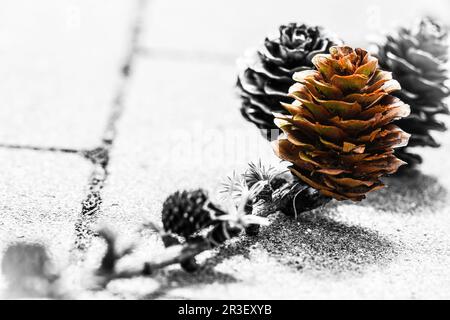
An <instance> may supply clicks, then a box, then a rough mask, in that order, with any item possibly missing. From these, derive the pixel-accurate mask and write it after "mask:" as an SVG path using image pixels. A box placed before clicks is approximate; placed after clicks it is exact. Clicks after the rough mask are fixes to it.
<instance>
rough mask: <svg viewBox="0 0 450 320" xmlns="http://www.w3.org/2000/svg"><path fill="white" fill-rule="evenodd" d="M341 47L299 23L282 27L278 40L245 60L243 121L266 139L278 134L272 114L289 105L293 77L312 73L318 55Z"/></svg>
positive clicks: (268, 41) (241, 83)
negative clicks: (248, 123)
mask: <svg viewBox="0 0 450 320" xmlns="http://www.w3.org/2000/svg"><path fill="white" fill-rule="evenodd" d="M339 43H340V41H339V40H336V39H334V38H333V37H332V36H330V35H327V34H326V32H324V30H323V29H321V28H320V27H310V26H307V25H305V24H301V25H300V24H296V23H290V24H288V25H282V26H280V27H279V36H277V37H275V38H266V40H265V41H264V46H262V47H261V48H259V49H258V50H256V52H253V53H252V55H251V56H249V57H246V59H243V60H246V61H243V64H244V65H243V68H242V70H241V72H240V74H239V77H238V81H237V86H238V88H239V89H240V90H239V91H240V96H241V98H242V106H241V113H242V115H243V116H244V118H245V119H247V120H248V121H250V122H252V123H254V124H255V125H256V126H257V127H258V128H260V129H261V131H262V133H263V135H264V136H265V137H266V138H267V139H271V137H272V136H271V131H270V130H274V131H275V132H276V133H279V130H278V128H277V127H276V126H275V124H274V122H273V120H274V117H273V115H272V112H284V110H283V108H282V107H281V105H280V101H282V102H289V98H288V96H287V91H288V89H289V87H290V86H291V85H292V84H293V83H294V81H293V80H292V75H293V74H294V73H295V72H297V71H302V70H309V69H311V68H312V67H313V64H312V62H311V59H312V58H313V57H314V56H315V55H316V54H318V53H326V52H328V49H329V48H330V47H331V46H333V45H336V44H339ZM268 131H269V132H268ZM276 135H277V134H276ZM274 138H276V136H275V137H274Z"/></svg>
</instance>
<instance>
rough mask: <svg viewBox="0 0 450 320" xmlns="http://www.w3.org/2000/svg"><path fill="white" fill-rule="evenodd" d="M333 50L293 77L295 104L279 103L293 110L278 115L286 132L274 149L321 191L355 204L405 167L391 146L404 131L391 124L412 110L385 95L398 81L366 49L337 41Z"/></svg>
mask: <svg viewBox="0 0 450 320" xmlns="http://www.w3.org/2000/svg"><path fill="white" fill-rule="evenodd" d="M330 53H331V54H318V55H316V56H315V57H314V58H313V63H314V66H315V67H316V69H317V70H308V71H302V72H298V73H295V74H294V76H293V78H294V80H295V81H297V83H295V84H294V85H293V86H292V87H291V88H290V89H289V96H290V97H292V98H294V99H295V101H294V102H293V103H292V104H285V103H282V105H283V107H284V108H285V109H286V110H287V111H288V112H289V113H290V115H282V114H275V123H276V125H277V126H278V127H279V128H280V129H281V130H282V131H283V132H284V134H283V135H282V136H281V137H280V138H279V139H278V140H276V141H274V143H273V144H274V150H275V153H276V154H277V155H278V157H280V158H281V159H283V160H286V161H289V162H291V163H292V166H291V167H290V169H291V171H292V173H293V174H294V175H296V176H297V177H298V178H299V179H301V180H302V181H304V182H305V183H307V184H308V185H310V186H311V187H313V188H315V189H317V190H319V191H320V192H321V193H322V194H323V195H325V196H329V197H333V198H335V199H337V200H348V199H350V200H353V201H360V200H362V199H364V198H365V196H366V194H367V193H368V192H370V191H374V190H378V189H380V188H382V187H383V186H384V185H383V183H382V182H381V181H380V177H382V176H383V175H387V174H393V173H395V172H396V171H397V169H398V168H399V167H400V166H401V165H403V164H405V162H403V161H401V160H399V159H398V158H396V157H395V155H394V148H398V147H403V146H406V145H407V143H408V139H409V134H407V133H405V132H404V131H402V130H401V129H400V128H399V127H397V126H396V125H393V124H391V123H392V122H393V121H395V120H398V119H400V118H403V117H406V116H408V115H409V113H410V108H409V106H408V105H407V104H405V103H403V102H402V101H401V100H400V99H398V98H395V97H393V96H392V95H390V93H391V92H393V91H396V90H400V85H399V83H398V82H397V81H396V80H393V79H392V75H391V73H390V72H385V71H382V70H380V69H379V68H378V60H377V59H376V58H374V57H372V56H371V55H370V54H369V53H368V52H367V51H365V50H363V49H353V48H350V47H346V46H342V47H332V48H331V49H330Z"/></svg>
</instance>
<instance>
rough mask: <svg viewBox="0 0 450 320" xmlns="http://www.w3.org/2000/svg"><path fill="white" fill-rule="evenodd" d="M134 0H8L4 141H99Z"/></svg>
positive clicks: (2, 69)
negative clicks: (37, 2) (37, 1)
mask: <svg viewBox="0 0 450 320" xmlns="http://www.w3.org/2000/svg"><path fill="white" fill-rule="evenodd" d="M135 4H136V2H135V1H127V0H100V1H95V2H92V1H86V0H62V1H61V0H43V1H40V2H39V4H36V2H35V1H32V0H19V1H15V0H14V1H12V0H6V1H3V2H2V10H1V11H0V41H1V46H0V59H1V61H2V62H1V63H0V73H1V74H2V79H3V80H2V84H1V90H0V104H1V106H2V107H1V108H0V143H1V144H19V145H36V146H39V147H64V148H91V147H96V146H97V144H98V143H99V141H100V139H101V135H102V133H103V130H104V128H105V126H106V121H107V115H108V112H109V110H110V105H111V103H112V99H113V97H114V95H113V93H114V91H115V90H116V86H117V82H118V79H119V76H120V66H121V63H122V60H124V59H125V55H126V54H127V53H128V51H127V50H128V43H129V40H130V39H129V34H130V28H131V21H132V18H133V17H134V16H133V12H132V10H133V9H134V8H135Z"/></svg>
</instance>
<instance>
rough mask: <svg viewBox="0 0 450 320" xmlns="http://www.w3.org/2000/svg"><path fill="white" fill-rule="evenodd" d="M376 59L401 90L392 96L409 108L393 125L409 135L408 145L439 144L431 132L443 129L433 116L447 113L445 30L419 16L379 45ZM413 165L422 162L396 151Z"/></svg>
mask: <svg viewBox="0 0 450 320" xmlns="http://www.w3.org/2000/svg"><path fill="white" fill-rule="evenodd" d="M378 59H379V62H380V65H381V67H382V68H383V69H386V70H388V71H392V73H393V77H394V79H396V80H398V82H399V83H400V85H401V87H402V90H401V91H398V92H396V93H395V94H394V95H395V96H396V97H398V98H400V99H401V100H402V101H404V102H405V103H407V104H409V105H410V107H411V115H410V116H409V117H407V118H404V119H401V120H399V121H397V122H396V124H397V125H398V126H399V127H400V128H401V129H403V130H405V131H406V132H408V133H410V134H411V138H410V140H409V144H408V147H416V146H429V147H434V148H436V147H439V144H438V143H437V142H436V141H435V139H434V138H433V136H432V135H431V134H430V131H432V130H437V131H445V130H446V126H445V124H444V123H442V122H441V121H438V120H437V119H436V118H435V117H436V115H437V114H448V113H449V112H448V108H447V105H446V104H445V103H444V99H445V98H446V97H447V96H448V95H449V93H450V90H449V88H448V86H447V85H446V83H445V82H446V81H447V80H448V75H447V72H448V70H446V68H445V67H444V65H445V64H446V63H447V61H448V32H447V30H445V29H444V28H443V27H442V26H440V25H439V24H437V23H436V22H434V21H433V20H431V19H429V18H426V19H422V20H421V21H420V23H419V24H417V25H416V26H414V27H413V28H411V29H407V28H401V29H399V30H398V32H397V33H396V34H395V35H393V36H388V37H386V39H385V40H384V42H383V43H380V44H378ZM396 154H397V155H398V157H399V158H400V159H402V160H404V161H406V162H408V164H409V165H410V167H413V166H415V165H417V164H419V163H421V162H422V159H421V157H420V156H419V155H417V154H413V153H410V150H409V149H408V148H401V149H399V150H397V151H396Z"/></svg>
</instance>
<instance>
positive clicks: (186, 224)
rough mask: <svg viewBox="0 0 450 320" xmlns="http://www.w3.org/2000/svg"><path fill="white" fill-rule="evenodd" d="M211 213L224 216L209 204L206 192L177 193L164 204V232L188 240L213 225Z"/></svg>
mask: <svg viewBox="0 0 450 320" xmlns="http://www.w3.org/2000/svg"><path fill="white" fill-rule="evenodd" d="M211 211H214V212H216V214H219V215H220V214H223V212H222V211H220V210H219V209H218V208H217V207H215V206H214V205H213V204H212V203H210V202H209V200H208V196H207V194H206V192H205V191H203V190H201V189H199V190H195V191H182V192H179V191H177V192H175V193H174V194H172V195H171V196H169V197H168V198H167V199H166V201H165V202H164V204H163V208H162V222H163V226H164V230H165V231H166V232H171V233H174V234H177V235H180V236H183V237H184V238H188V237H189V236H191V235H193V234H194V233H196V232H198V231H200V230H202V229H203V228H205V227H207V226H209V225H211V224H212V223H213V219H212V217H211Z"/></svg>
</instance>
